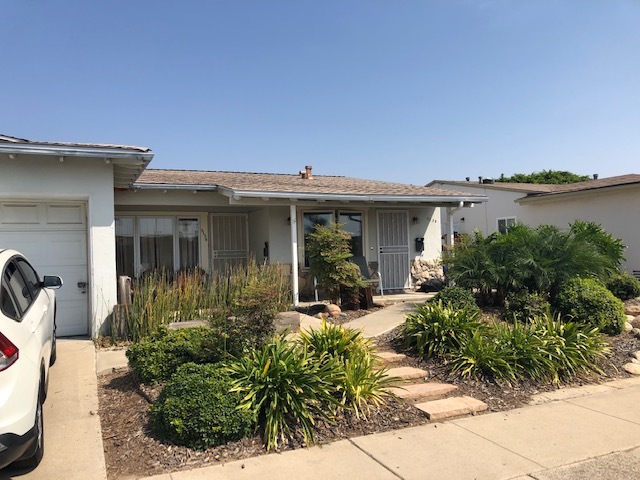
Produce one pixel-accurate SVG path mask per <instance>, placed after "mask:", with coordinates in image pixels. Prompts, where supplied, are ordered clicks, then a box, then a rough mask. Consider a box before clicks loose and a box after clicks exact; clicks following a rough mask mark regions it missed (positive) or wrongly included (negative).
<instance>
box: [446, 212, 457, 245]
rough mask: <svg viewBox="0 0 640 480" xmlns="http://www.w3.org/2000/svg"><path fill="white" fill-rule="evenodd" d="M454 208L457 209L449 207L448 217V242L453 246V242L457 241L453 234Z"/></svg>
mask: <svg viewBox="0 0 640 480" xmlns="http://www.w3.org/2000/svg"><path fill="white" fill-rule="evenodd" d="M454 210H457V209H453V208H452V207H447V217H448V220H449V222H448V223H449V235H447V237H448V238H447V244H449V246H450V247H451V246H453V242H455V238H454V234H453V212H454Z"/></svg>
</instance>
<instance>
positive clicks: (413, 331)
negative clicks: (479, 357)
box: [403, 302, 486, 358]
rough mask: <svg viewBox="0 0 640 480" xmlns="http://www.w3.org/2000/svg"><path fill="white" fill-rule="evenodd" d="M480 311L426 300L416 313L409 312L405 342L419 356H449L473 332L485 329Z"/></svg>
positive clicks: (404, 330) (405, 328) (404, 332)
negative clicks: (455, 308) (461, 308)
mask: <svg viewBox="0 0 640 480" xmlns="http://www.w3.org/2000/svg"><path fill="white" fill-rule="evenodd" d="M477 318H478V312H477V311H470V310H454V309H452V308H449V307H445V306H443V305H442V302H437V303H431V302H427V303H425V304H424V305H422V306H420V308H419V309H418V311H417V312H416V313H410V314H409V315H407V320H406V322H405V324H404V329H403V337H404V342H405V346H406V347H407V348H409V349H411V350H413V351H414V352H415V353H416V354H417V355H418V356H420V357H423V358H430V357H432V356H434V355H439V356H446V355H448V354H449V353H451V352H454V351H456V350H458V349H459V348H460V347H461V346H462V344H463V343H464V341H465V340H466V339H467V338H469V337H471V336H472V335H473V334H474V332H476V331H478V332H482V331H484V329H485V328H486V326H485V324H483V323H482V322H480V321H478V320H477Z"/></svg>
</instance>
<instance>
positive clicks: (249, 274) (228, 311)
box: [127, 258, 291, 342]
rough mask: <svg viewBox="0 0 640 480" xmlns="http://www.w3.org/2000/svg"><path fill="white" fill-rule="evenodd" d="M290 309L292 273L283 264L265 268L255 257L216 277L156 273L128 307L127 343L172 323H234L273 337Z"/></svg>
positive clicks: (145, 280)
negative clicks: (275, 321) (282, 315)
mask: <svg viewBox="0 0 640 480" xmlns="http://www.w3.org/2000/svg"><path fill="white" fill-rule="evenodd" d="M290 305H291V281H290V278H289V274H288V270H286V269H284V268H283V267H282V266H281V265H278V264H265V265H260V264H258V263H257V262H256V261H255V259H253V258H251V259H249V260H248V261H247V263H246V264H240V265H235V266H229V267H228V268H227V269H226V270H225V271H224V272H218V273H216V274H214V275H207V274H205V273H204V272H202V271H200V270H195V271H193V272H180V273H178V274H175V275H174V274H170V273H169V272H166V271H158V272H152V273H150V274H148V275H145V276H143V277H142V278H140V279H139V280H138V281H137V282H136V284H135V286H134V288H133V298H132V302H131V304H130V305H128V306H127V330H128V335H129V338H128V339H129V340H133V341H134V342H135V341H138V340H140V339H141V338H143V337H146V336H148V335H150V334H152V333H153V332H154V331H155V330H156V329H157V328H158V327H160V326H162V325H168V324H169V323H172V322H186V321H191V320H206V321H212V322H214V323H217V324H218V325H220V324H223V323H224V321H226V320H227V319H229V318H233V319H235V321H237V322H238V323H240V324H244V325H248V326H250V328H251V329H253V331H254V332H255V333H256V335H257V336H262V337H267V336H269V335H271V333H272V332H273V318H274V317H275V316H276V314H277V313H278V312H281V311H285V310H287V308H289V306H290ZM221 320H224V321H223V322H221Z"/></svg>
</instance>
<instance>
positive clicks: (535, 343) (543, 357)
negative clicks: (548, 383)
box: [491, 317, 555, 380]
mask: <svg viewBox="0 0 640 480" xmlns="http://www.w3.org/2000/svg"><path fill="white" fill-rule="evenodd" d="M529 320H530V321H531V322H532V323H524V322H519V321H515V322H514V323H513V324H511V325H510V324H506V323H495V324H494V325H493V326H492V328H491V332H492V339H493V341H494V342H495V343H496V344H497V345H499V349H500V351H504V352H508V355H509V356H510V358H511V361H512V367H513V372H514V374H515V376H516V377H518V378H533V379H535V380H549V379H551V378H552V377H553V372H554V371H555V368H554V364H553V361H552V360H551V358H550V357H549V355H548V354H547V352H546V351H545V348H544V346H545V343H544V342H543V341H542V339H541V338H540V335H539V329H538V327H537V325H536V322H537V321H538V320H537V317H534V318H532V319H529Z"/></svg>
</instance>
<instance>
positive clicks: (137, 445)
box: [98, 310, 640, 479]
mask: <svg viewBox="0 0 640 480" xmlns="http://www.w3.org/2000/svg"><path fill="white" fill-rule="evenodd" d="M367 313H370V311H366V310H361V311H359V312H348V313H347V319H352V318H356V316H362V315H365V314H367ZM343 320H344V317H343ZM398 334H399V329H396V330H394V331H392V332H390V333H388V334H386V335H384V336H382V337H379V338H378V339H377V344H378V347H379V348H384V349H392V350H396V351H401V350H402V346H401V344H400V342H399V340H398ZM609 340H610V342H611V345H612V355H611V357H610V361H609V362H606V363H605V364H603V365H602V368H603V369H604V370H605V374H606V377H603V378H594V377H589V378H581V379H578V380H575V381H574V382H572V383H571V384H570V385H569V386H578V385H582V384H587V383H598V382H603V381H606V380H609V379H611V378H624V377H628V376H630V375H629V374H627V373H626V372H624V371H623V370H622V369H621V366H622V365H623V364H624V363H626V362H627V361H628V355H629V353H630V352H632V351H636V350H640V340H639V339H636V338H634V337H633V336H632V335H630V334H627V333H623V334H622V335H619V336H617V337H611V338H610V339H609ZM407 365H412V366H419V367H421V368H423V369H425V370H427V371H429V373H430V377H431V378H432V379H433V380H436V381H442V382H448V383H452V384H455V385H456V386H458V391H457V392H456V394H458V395H460V394H463V395H469V396H472V397H474V398H477V399H479V400H482V401H484V402H485V403H487V404H488V405H489V410H488V411H504V410H510V409H513V408H518V407H521V406H524V405H526V404H527V403H528V401H529V400H530V399H531V397H532V395H535V394H536V393H539V392H543V391H550V390H555V389H557V388H558V387H557V386H555V385H552V384H539V383H535V382H528V381H523V382H518V383H513V384H508V383H506V382H501V383H496V382H491V381H479V380H472V379H460V378H458V377H455V376H451V375H449V374H448V372H447V368H446V366H445V365H444V364H443V363H442V362H440V361H437V360H434V359H431V360H428V361H422V362H421V361H418V360H416V359H411V358H410V359H408V360H407ZM159 389H160V387H146V386H143V387H140V386H139V385H138V384H137V383H136V381H135V380H134V379H133V376H132V375H131V372H130V371H129V370H128V369H121V370H119V371H115V372H114V373H111V374H109V375H104V376H100V377H99V378H98V394H99V400H100V419H101V423H102V435H103V440H104V449H105V459H106V466H107V474H108V478H109V479H117V478H122V477H131V476H133V477H141V476H149V475H155V474H160V473H168V472H172V471H177V470H185V469H190V468H197V467H202V466H206V465H212V464H216V463H224V462H229V461H233V460H241V459H244V458H249V457H253V456H257V455H263V454H265V453H266V452H265V450H264V447H263V446H262V441H261V437H260V435H259V434H256V435H255V436H253V437H250V438H245V439H243V440H241V441H237V442H231V443H228V444H226V445H222V446H219V447H214V448H209V449H207V450H205V451H195V450H191V449H189V448H186V447H181V446H176V445H171V444H167V443H163V442H162V441H161V440H159V439H158V438H156V437H154V435H153V433H152V432H151V430H150V425H149V415H148V410H149V406H150V403H149V402H150V401H152V400H153V399H154V398H156V396H157V394H158V393H159ZM425 423H428V420H427V418H426V415H425V414H424V413H423V412H421V411H420V410H418V409H416V408H414V407H413V406H411V405H408V404H406V403H404V402H402V401H400V400H392V401H391V402H389V404H388V405H386V406H384V407H382V408H380V409H377V410H375V411H373V412H372V413H371V415H370V416H369V418H368V420H366V421H363V420H358V419H357V418H355V416H354V415H352V414H349V413H347V414H345V415H343V416H341V417H340V418H338V419H337V420H336V422H335V423H334V424H331V425H328V424H326V423H324V422H322V421H321V422H318V424H317V429H316V432H315V437H316V441H317V443H319V444H326V443H330V442H334V441H337V440H341V439H345V438H350V437H356V436H360V435H367V434H371V433H377V432H384V431H389V430H396V429H400V428H406V427H411V426H415V425H422V424H425ZM304 446H305V445H304V442H303V440H302V438H301V437H297V438H294V439H293V440H291V441H290V442H289V443H288V444H286V445H283V446H282V447H281V449H280V450H281V451H284V450H291V449H296V448H302V447H304Z"/></svg>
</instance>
